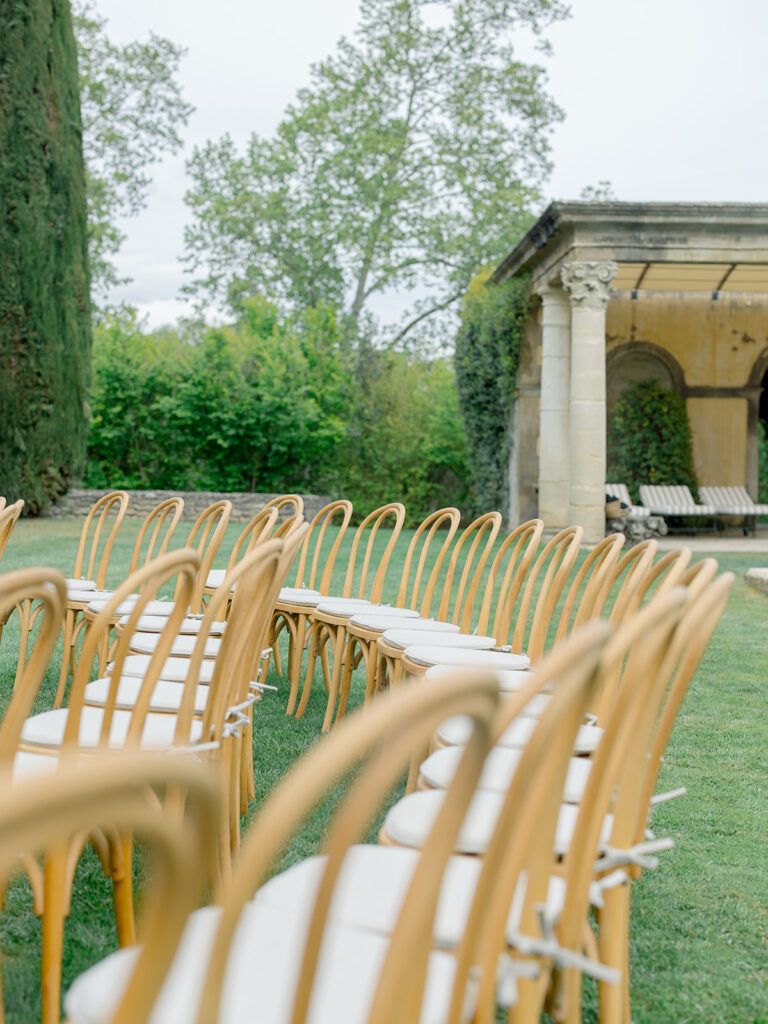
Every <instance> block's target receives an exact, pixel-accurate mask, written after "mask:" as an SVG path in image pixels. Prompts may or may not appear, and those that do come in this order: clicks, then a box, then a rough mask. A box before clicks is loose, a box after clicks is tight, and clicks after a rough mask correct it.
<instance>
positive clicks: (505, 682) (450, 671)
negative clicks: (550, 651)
mask: <svg viewBox="0 0 768 1024" xmlns="http://www.w3.org/2000/svg"><path fill="white" fill-rule="evenodd" d="M424 674H425V676H426V678H427V679H441V678H447V677H450V676H454V675H455V674H456V666H455V665H432V666H431V668H428V669H427V671H426V672H425V673H424ZM532 674H533V670H532V669H530V668H519V669H514V668H508V669H498V668H497V669H494V675H495V676H496V678H497V680H498V682H499V690H500V691H501V692H502V693H516V692H517V691H518V690H519V689H520V687H521V686H525V685H526V683H528V682H530V679H531V676H532Z"/></svg>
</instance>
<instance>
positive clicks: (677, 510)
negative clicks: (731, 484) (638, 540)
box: [640, 484, 717, 518]
mask: <svg viewBox="0 0 768 1024" xmlns="http://www.w3.org/2000/svg"><path fill="white" fill-rule="evenodd" d="M640 500H641V501H642V503H643V504H644V505H645V506H646V508H649V509H650V510H651V512H653V513H655V514H657V515H661V516H705V517H707V518H714V516H716V515H717V509H716V508H715V507H714V506H713V505H697V504H696V502H695V501H694V500H693V495H692V494H691V492H690V490H689V488H688V487H685V486H682V485H675V486H672V485H664V484H640Z"/></svg>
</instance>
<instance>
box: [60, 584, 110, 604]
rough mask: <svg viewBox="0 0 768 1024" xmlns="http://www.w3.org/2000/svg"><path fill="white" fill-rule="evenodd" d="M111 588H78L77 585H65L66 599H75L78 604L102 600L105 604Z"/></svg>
mask: <svg viewBox="0 0 768 1024" xmlns="http://www.w3.org/2000/svg"><path fill="white" fill-rule="evenodd" d="M112 593H113V592H112V591H111V590H96V588H95V587H94V588H93V589H92V590H79V589H78V588H77V587H67V600H68V601H77V602H78V604H90V603H91V601H103V602H104V603H105V604H106V603H107V601H108V600H109V599H110V597H112Z"/></svg>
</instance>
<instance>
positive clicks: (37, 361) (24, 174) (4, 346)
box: [0, 0, 91, 513]
mask: <svg viewBox="0 0 768 1024" xmlns="http://www.w3.org/2000/svg"><path fill="white" fill-rule="evenodd" d="M86 242H87V239H86V206H85V171H84V166H83V149H82V126H81V121H80V99H79V91H78V77H77V54H76V49H75V40H74V36H73V34H72V21H71V12H70V8H69V0H0V416H1V417H2V424H1V425H0V494H3V495H5V496H6V497H7V498H8V499H9V500H15V499H16V498H19V497H22V498H24V500H25V501H26V502H27V510H28V511H29V512H32V513H36V512H39V511H40V510H41V509H42V508H44V507H45V506H46V505H47V504H48V503H49V502H50V501H51V499H52V498H53V497H55V496H56V495H57V494H59V493H61V492H62V491H64V490H65V489H66V487H67V484H68V482H69V480H70V479H71V478H72V477H73V476H74V475H77V474H78V473H80V472H81V471H82V467H83V462H84V457H85V442H86V435H87V428H88V423H87V404H86V403H87V392H88V380H89V363H90V346H91V335H90V309H89V277H88V264H87V250H86Z"/></svg>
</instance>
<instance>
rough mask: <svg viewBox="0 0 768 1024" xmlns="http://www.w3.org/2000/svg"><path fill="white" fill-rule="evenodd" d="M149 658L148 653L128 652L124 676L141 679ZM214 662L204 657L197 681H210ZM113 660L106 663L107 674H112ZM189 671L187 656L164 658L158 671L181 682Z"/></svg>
mask: <svg viewBox="0 0 768 1024" xmlns="http://www.w3.org/2000/svg"><path fill="white" fill-rule="evenodd" d="M150 660H151V658H150V655H148V654H129V655H128V657H127V658H126V659H125V661H124V662H123V672H122V674H123V675H124V676H139V677H141V678H142V679H143V678H144V676H145V675H146V674H147V670H148V668H149V662H150ZM215 665H216V662H215V661H214V660H213V659H206V660H204V661H203V662H202V663H201V665H200V676H199V678H198V682H200V683H210V682H211V680H212V679H213V670H214V667H215ZM113 666H114V662H112V661H110V663H109V664H108V665H107V675H111V674H112V669H113ZM188 672H189V658H166V659H165V661H164V662H163V668H162V671H161V672H160V678H161V679H166V680H168V682H171V683H183V682H185V681H186V678H187V674H188Z"/></svg>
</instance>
